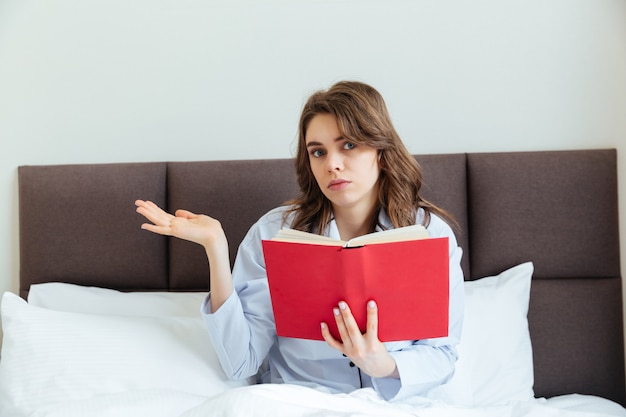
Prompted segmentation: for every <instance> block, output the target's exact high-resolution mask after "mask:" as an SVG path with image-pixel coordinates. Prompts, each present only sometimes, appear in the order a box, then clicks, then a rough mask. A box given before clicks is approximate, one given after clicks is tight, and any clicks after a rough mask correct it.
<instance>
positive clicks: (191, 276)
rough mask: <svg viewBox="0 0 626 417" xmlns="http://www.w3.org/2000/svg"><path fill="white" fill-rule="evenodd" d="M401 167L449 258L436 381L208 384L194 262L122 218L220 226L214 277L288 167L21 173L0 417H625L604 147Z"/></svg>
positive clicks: (0, 372) (164, 165)
mask: <svg viewBox="0 0 626 417" xmlns="http://www.w3.org/2000/svg"><path fill="white" fill-rule="evenodd" d="M415 157H416V159H417V160H418V162H419V163H420V164H421V166H422V168H423V172H424V188H423V190H424V195H425V197H426V198H427V199H429V200H431V201H433V202H435V203H436V204H438V205H440V206H442V207H444V208H445V209H447V210H448V211H449V212H451V213H452V214H453V215H454V217H455V218H456V220H457V221H458V223H459V226H460V227H459V230H458V232H457V237H458V240H459V243H460V245H461V246H462V247H463V250H464V258H463V262H462V267H463V270H464V273H465V279H466V282H465V292H466V306H465V325H464V331H463V336H462V341H461V345H460V346H459V354H460V358H459V361H458V365H457V371H456V373H455V375H454V376H453V378H452V379H451V380H450V382H449V383H448V384H446V385H444V386H441V387H438V388H437V389H434V390H432V391H431V392H428V393H427V394H425V395H424V396H423V397H419V398H412V399H410V400H406V401H401V402H394V401H391V402H384V401H382V400H380V399H379V398H378V397H377V396H376V395H375V393H374V392H373V391H371V390H369V389H361V390H357V391H355V392H354V393H351V394H330V393H327V392H324V391H322V390H315V389H312V388H307V387H301V386H292V385H274V384H256V383H255V381H254V380H244V381H228V380H227V379H226V378H225V377H224V374H223V373H222V371H221V369H220V367H219V364H218V362H217V359H216V357H215V355H214V353H213V351H212V347H211V342H210V339H208V337H207V335H206V332H205V331H204V329H203V324H202V321H201V319H200V317H199V306H200V303H201V301H202V299H203V298H204V296H205V295H206V292H207V291H208V290H209V288H208V268H207V264H206V258H205V255H204V252H203V250H202V249H201V248H200V247H199V246H196V245H194V244H190V243H188V242H184V241H180V240H176V239H169V238H166V237H161V236H157V235H153V234H151V233H148V232H146V231H142V230H141V229H140V224H141V223H142V222H143V219H142V218H141V216H139V215H138V214H136V213H135V212H134V201H135V200H136V199H138V198H141V199H149V200H152V201H154V202H156V203H157V204H159V205H161V206H162V207H166V208H167V209H168V210H170V211H171V210H175V209H177V208H186V209H189V210H191V211H196V212H200V213H206V214H210V215H212V216H213V217H216V218H218V219H220V221H221V222H222V225H223V227H224V229H225V231H226V234H227V236H228V238H229V245H230V255H231V260H232V259H234V257H235V255H236V251H237V246H238V243H239V242H240V241H241V240H242V238H243V236H244V234H245V233H246V231H247V230H248V228H249V227H250V226H251V225H252V224H253V223H254V222H255V221H256V220H257V219H258V218H259V217H260V216H261V215H262V214H263V213H265V212H266V211H268V210H269V209H271V208H273V207H276V206H278V205H280V204H281V203H282V202H284V201H285V200H287V199H289V198H291V197H292V196H294V194H295V193H296V190H297V186H296V183H295V176H294V168H293V163H292V161H291V160H289V159H273V160H232V161H194V162H150V163H146V162H142V163H113V164H83V165H56V166H20V167H19V168H18V175H19V177H18V178H19V207H20V209H19V231H20V290H19V294H11V293H5V294H4V296H3V298H2V325H3V332H4V341H3V346H2V352H1V359H0V415H2V416H12V415H15V416H21V415H25V416H26V415H28V416H46V417H48V416H64V417H71V416H75V415H76V416H78V415H80V416H84V415H90V416H109V415H115V416H126V415H128V416H131V415H132V416H143V415H146V416H147V415H150V416H153V417H154V416H168V417H172V416H186V417H192V416H222V417H223V416H244V415H245V416H250V415H255V416H264V415H268V416H273V417H276V416H283V415H285V416H287V415H288V416H394V417H395V416H435V417H438V416H479V415H480V416H503V415H507V416H509V415H511V416H578V417H584V416H600V415H613V416H618V415H620V416H624V415H626V410H625V409H624V408H623V405H624V404H626V391H625V386H624V380H625V374H624V345H623V323H622V320H623V319H622V317H623V313H622V311H623V310H622V289H621V288H622V287H621V286H622V279H621V272H620V252H619V232H618V198H617V155H616V150H614V149H594V150H560V151H538V152H500V153H465V154H462V153H459V154H439V155H416V156H415ZM26 300H28V302H27V301H26Z"/></svg>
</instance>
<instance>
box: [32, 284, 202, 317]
mask: <svg viewBox="0 0 626 417" xmlns="http://www.w3.org/2000/svg"><path fill="white" fill-rule="evenodd" d="M206 296H207V292H122V291H117V290H111V289H107V288H98V287H87V286H81V285H75V284H66V283H62V282H48V283H45V284H33V285H31V286H30V291H29V292H28V303H29V304H30V305H35V306H38V307H44V308H49V309H51V310H59V311H71V312H75V313H91V314H116V315H122V316H123V315H128V316H147V317H164V316H165V317H170V316H194V317H197V316H199V315H200V306H201V305H202V302H203V301H204V299H205V298H206Z"/></svg>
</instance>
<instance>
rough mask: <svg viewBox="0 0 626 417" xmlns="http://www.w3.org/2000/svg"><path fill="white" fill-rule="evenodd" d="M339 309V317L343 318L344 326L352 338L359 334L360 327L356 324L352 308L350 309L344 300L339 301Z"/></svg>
mask: <svg viewBox="0 0 626 417" xmlns="http://www.w3.org/2000/svg"><path fill="white" fill-rule="evenodd" d="M339 310H340V311H341V317H342V318H343V323H344V326H345V327H346V330H347V331H348V333H349V334H350V335H351V337H352V338H354V337H358V336H361V335H362V333H361V329H359V325H358V324H357V322H356V320H355V319H354V316H353V315H352V310H350V306H348V303H346V302H345V301H340V302H339Z"/></svg>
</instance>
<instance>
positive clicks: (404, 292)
mask: <svg viewBox="0 0 626 417" xmlns="http://www.w3.org/2000/svg"><path fill="white" fill-rule="evenodd" d="M263 252H264V256H265V264H266V268H267V279H268V283H269V289H270V296H271V300H272V307H273V310H274V318H275V322H276V331H277V334H278V336H283V337H295V338H301V339H312V340H324V339H323V338H322V333H321V330H320V323H321V322H326V323H327V324H328V325H329V328H330V332H331V334H332V335H333V336H334V337H335V338H336V339H338V340H340V338H339V333H338V330H337V326H336V324H335V318H334V316H333V312H332V311H333V307H335V306H337V304H338V302H339V301H345V302H347V303H348V305H349V306H350V309H351V311H352V314H353V315H354V318H355V320H356V322H357V324H358V325H359V328H360V329H361V331H365V324H366V321H367V319H366V305H367V302H368V301H369V300H375V301H376V303H377V305H378V337H379V339H380V340H381V341H383V342H390V341H400V340H419V339H425V338H433V337H444V336H447V335H448V313H449V309H448V303H449V285H450V279H449V259H448V238H445V237H444V238H426V239H419V240H407V241H397V242H389V243H375V244H366V245H365V246H358V247H343V246H330V245H319V244H310V243H293V242H283V241H273V240H264V241H263Z"/></svg>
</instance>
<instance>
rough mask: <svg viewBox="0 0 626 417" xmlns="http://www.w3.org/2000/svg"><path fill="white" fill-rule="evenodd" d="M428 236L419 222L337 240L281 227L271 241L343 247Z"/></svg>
mask: <svg viewBox="0 0 626 417" xmlns="http://www.w3.org/2000/svg"><path fill="white" fill-rule="evenodd" d="M427 237H429V235H428V231H427V230H426V228H425V227H424V226H422V225H421V224H416V225H414V226H407V227H399V228H397V229H388V230H384V231H382V232H374V233H368V234H366V235H363V236H358V237H355V238H353V239H350V240H337V239H333V238H330V237H328V236H322V235H318V234H315V233H308V232H302V231H300V230H294V229H286V228H282V229H280V230H279V231H278V233H276V236H274V238H272V240H273V241H279V242H293V243H311V244H316V245H330V246H343V247H344V248H350V247H356V246H363V245H369V244H373V243H387V242H398V241H402V240H416V239H425V238H427Z"/></svg>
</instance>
